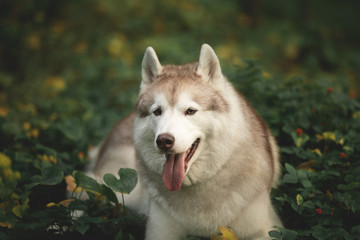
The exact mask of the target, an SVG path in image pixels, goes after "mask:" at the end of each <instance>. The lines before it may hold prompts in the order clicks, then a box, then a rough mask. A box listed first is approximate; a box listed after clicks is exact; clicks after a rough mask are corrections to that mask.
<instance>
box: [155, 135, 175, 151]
mask: <svg viewBox="0 0 360 240" xmlns="http://www.w3.org/2000/svg"><path fill="white" fill-rule="evenodd" d="M174 143H175V138H174V136H172V135H170V134H168V133H164V134H160V135H159V136H158V137H157V139H156V144H157V146H158V147H159V148H160V149H161V150H164V151H167V150H170V149H171V148H172V147H173V146H174Z"/></svg>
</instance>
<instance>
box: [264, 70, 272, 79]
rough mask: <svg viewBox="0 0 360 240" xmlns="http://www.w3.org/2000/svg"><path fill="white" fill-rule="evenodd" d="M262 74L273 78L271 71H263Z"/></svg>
mask: <svg viewBox="0 0 360 240" xmlns="http://www.w3.org/2000/svg"><path fill="white" fill-rule="evenodd" d="M262 75H263V77H264V78H268V79H271V78H272V75H271V73H269V72H266V71H262Z"/></svg>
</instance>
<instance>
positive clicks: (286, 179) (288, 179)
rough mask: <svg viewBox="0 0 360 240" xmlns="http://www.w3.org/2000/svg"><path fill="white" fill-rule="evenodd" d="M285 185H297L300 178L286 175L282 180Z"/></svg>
mask: <svg viewBox="0 0 360 240" xmlns="http://www.w3.org/2000/svg"><path fill="white" fill-rule="evenodd" d="M282 182H283V183H297V182H298V178H297V176H296V175H291V174H288V173H286V174H285V175H284V177H283V179H282Z"/></svg>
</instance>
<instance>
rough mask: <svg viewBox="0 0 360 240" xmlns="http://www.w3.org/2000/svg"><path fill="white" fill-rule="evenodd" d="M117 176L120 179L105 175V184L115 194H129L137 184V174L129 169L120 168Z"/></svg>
mask: <svg viewBox="0 0 360 240" xmlns="http://www.w3.org/2000/svg"><path fill="white" fill-rule="evenodd" d="M118 174H119V176H120V179H117V178H116V177H115V176H114V175H112V174H110V173H108V174H105V175H104V182H105V184H106V185H107V186H108V187H109V188H111V190H113V191H115V192H120V193H127V194H129V193H130V192H131V191H132V190H133V189H134V188H135V186H136V184H137V181H138V176H137V172H136V171H135V170H134V169H131V168H121V169H120V170H119V172H118Z"/></svg>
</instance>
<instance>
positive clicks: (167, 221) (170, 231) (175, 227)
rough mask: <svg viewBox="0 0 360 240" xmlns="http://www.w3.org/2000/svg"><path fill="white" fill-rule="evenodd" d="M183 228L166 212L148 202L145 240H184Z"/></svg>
mask: <svg viewBox="0 0 360 240" xmlns="http://www.w3.org/2000/svg"><path fill="white" fill-rule="evenodd" d="M185 236H186V231H185V229H184V227H183V226H182V225H181V224H180V223H179V222H177V221H176V220H175V219H174V218H173V217H172V216H171V215H170V214H169V213H167V212H166V210H165V209H163V208H162V207H161V206H160V205H159V204H158V203H156V202H155V201H153V200H150V208H149V217H148V220H147V225H146V236H145V239H146V240H154V239H166V240H180V239H181V238H185Z"/></svg>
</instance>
